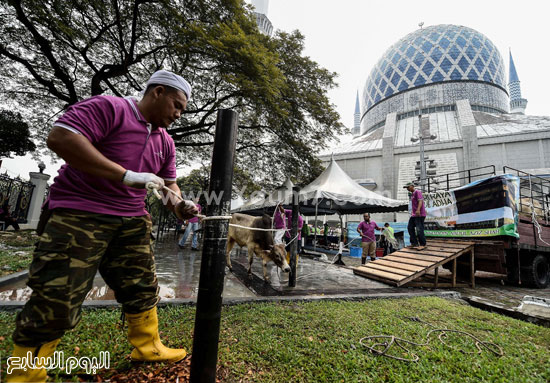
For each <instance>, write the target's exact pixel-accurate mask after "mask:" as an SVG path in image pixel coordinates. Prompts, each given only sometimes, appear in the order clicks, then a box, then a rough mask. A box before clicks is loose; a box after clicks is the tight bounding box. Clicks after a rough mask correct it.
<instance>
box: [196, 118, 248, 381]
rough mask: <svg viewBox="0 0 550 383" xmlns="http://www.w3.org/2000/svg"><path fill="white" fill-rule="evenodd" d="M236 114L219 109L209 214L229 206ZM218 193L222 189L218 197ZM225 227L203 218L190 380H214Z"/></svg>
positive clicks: (223, 212) (224, 223)
mask: <svg viewBox="0 0 550 383" xmlns="http://www.w3.org/2000/svg"><path fill="white" fill-rule="evenodd" d="M237 116H238V115H237V113H236V112H234V111H232V110H228V109H222V110H219V111H218V117H217V120H216V136H215V139H214V151H213V155H212V168H211V171H210V186H209V190H208V192H209V195H208V197H209V198H211V197H216V198H213V199H212V202H211V203H209V204H208V206H207V207H206V216H208V217H210V216H220V215H228V214H229V212H230V209H231V184H232V180H233V164H234V159H235V146H236V143H237V123H238V117H237ZM220 193H223V194H221V198H220ZM227 230H228V222H227V221H222V220H212V221H205V225H204V237H203V250H202V260H201V270H200V277H199V292H198V296H197V311H196V314H195V332H194V337H193V357H192V358H191V375H190V382H192V383H199V382H200V383H214V382H215V381H216V364H217V361H218V341H219V338H220V319H221V310H222V293H223V284H224V272H225V247H226V244H227Z"/></svg>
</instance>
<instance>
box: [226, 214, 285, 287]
mask: <svg viewBox="0 0 550 383" xmlns="http://www.w3.org/2000/svg"><path fill="white" fill-rule="evenodd" d="M229 224H230V226H229V232H228V235H227V253H226V260H227V266H228V267H229V270H231V258H230V257H229V255H230V254H231V250H232V249H233V246H235V243H236V244H237V245H239V246H240V247H246V248H247V250H248V274H250V273H251V272H252V270H251V268H252V261H253V260H254V254H256V255H257V256H258V257H260V258H261V259H262V266H263V271H264V280H265V281H269V277H268V276H267V268H266V264H267V262H269V261H273V262H274V263H275V264H276V265H277V266H278V267H280V268H281V269H282V270H283V271H284V272H287V273H288V272H289V271H290V266H289V265H288V263H287V261H286V251H285V246H284V245H274V244H273V235H272V232H270V231H260V230H250V229H254V228H257V229H271V218H270V217H269V216H268V215H267V214H264V215H263V216H262V217H253V216H251V215H246V214H240V213H235V214H233V216H232V217H231V220H230V221H229ZM231 224H234V225H239V226H245V227H246V228H240V227H234V226H231ZM248 228H250V229H248Z"/></svg>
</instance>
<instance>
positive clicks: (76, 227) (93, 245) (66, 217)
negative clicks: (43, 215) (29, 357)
mask: <svg viewBox="0 0 550 383" xmlns="http://www.w3.org/2000/svg"><path fill="white" fill-rule="evenodd" d="M99 227H101V229H102V230H101V231H100V230H98V228H99ZM117 227H118V225H117V223H116V221H113V219H112V216H106V215H102V214H93V213H87V212H80V211H77V210H68V209H59V210H55V211H54V213H53V215H52V216H51V217H50V219H49V221H48V223H47V224H46V228H45V230H44V233H43V234H42V236H41V237H40V240H39V242H38V244H37V246H36V249H35V251H34V254H33V261H32V263H31V265H30V268H29V281H28V282H27V285H28V286H29V287H30V288H31V289H32V290H33V293H32V295H31V298H30V299H29V301H28V302H27V303H26V304H25V307H24V308H23V310H22V311H21V312H20V313H19V314H18V315H17V319H16V329H15V332H14V334H13V340H14V343H16V344H21V345H24V346H34V345H40V344H43V343H46V342H49V341H52V340H54V339H57V338H60V337H61V336H62V335H63V334H64V333H65V331H66V330H69V329H72V328H73V327H75V326H76V325H77V323H78V322H79V321H80V318H81V305H82V302H83V301H84V299H85V298H86V295H87V293H88V291H89V290H90V289H91V288H92V284H93V279H94V276H95V273H96V270H97V268H98V265H99V263H100V261H101V257H102V256H103V254H104V252H105V250H106V248H107V244H108V243H109V241H110V240H111V238H112V236H113V234H114V232H115V231H116V230H117Z"/></svg>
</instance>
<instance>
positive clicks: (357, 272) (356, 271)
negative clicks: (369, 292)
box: [353, 267, 398, 286]
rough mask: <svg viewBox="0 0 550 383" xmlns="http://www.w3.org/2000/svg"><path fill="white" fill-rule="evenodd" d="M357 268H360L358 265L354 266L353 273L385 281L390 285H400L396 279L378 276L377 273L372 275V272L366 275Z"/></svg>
mask: <svg viewBox="0 0 550 383" xmlns="http://www.w3.org/2000/svg"><path fill="white" fill-rule="evenodd" d="M357 269H358V268H357V267H356V268H354V269H353V273H354V274H356V275H359V276H360V277H364V278H368V279H374V280H375V281H379V282H382V283H385V284H388V285H393V286H398V284H397V282H396V281H390V280H388V279H386V278H382V277H379V276H376V275H370V274H369V275H365V274H363V273H362V272H360V271H358V270H357Z"/></svg>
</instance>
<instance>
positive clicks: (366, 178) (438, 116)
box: [320, 25, 550, 199]
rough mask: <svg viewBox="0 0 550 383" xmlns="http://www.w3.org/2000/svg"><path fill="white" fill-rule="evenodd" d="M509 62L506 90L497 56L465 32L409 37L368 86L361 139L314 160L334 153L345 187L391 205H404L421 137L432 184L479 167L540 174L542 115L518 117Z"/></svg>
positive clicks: (545, 135) (546, 149) (427, 31)
mask: <svg viewBox="0 0 550 383" xmlns="http://www.w3.org/2000/svg"><path fill="white" fill-rule="evenodd" d="M509 62H510V68H509V76H508V83H507V81H506V80H507V79H506V76H505V67H504V61H503V59H502V56H501V54H500V52H499V51H498V49H497V48H496V47H495V46H494V44H493V43H492V42H491V41H490V40H489V39H488V38H487V37H486V36H484V35H483V34H481V33H479V32H477V31H475V30H473V29H471V28H468V27H464V26H457V25H436V26H430V27H426V28H423V29H419V30H417V31H414V32H412V33H410V34H408V35H407V36H405V37H404V38H402V39H401V40H399V41H398V42H397V43H396V44H394V45H392V46H391V47H390V48H388V50H387V51H386V52H385V53H384V55H383V56H382V57H381V58H380V60H379V61H378V63H377V64H376V65H375V66H374V68H372V70H371V72H370V74H369V76H368V78H367V81H366V83H365V86H364V88H363V91H362V93H361V98H360V103H361V111H360V115H361V117H360V135H359V136H357V137H354V139H353V140H352V141H351V142H347V143H344V144H341V145H340V146H338V147H336V148H331V149H330V151H329V152H327V153H324V154H322V155H321V156H320V158H321V160H323V162H325V163H328V162H329V161H330V157H331V155H333V156H334V158H335V159H336V161H337V162H338V164H339V165H340V166H341V167H342V168H343V169H344V171H346V173H347V174H348V175H350V176H351V177H352V178H353V179H355V180H357V181H358V182H360V183H362V184H364V185H365V186H366V187H368V188H369V189H372V190H374V191H376V192H378V193H381V194H384V195H386V196H388V197H391V198H397V199H406V198H407V194H406V190H405V189H403V185H405V184H406V183H407V182H410V181H411V180H417V179H419V176H420V156H419V143H418V142H413V140H411V138H418V137H420V136H422V137H425V139H424V147H425V155H426V160H427V161H426V168H427V175H428V178H430V179H433V180H436V179H437V177H438V176H440V175H443V174H447V173H452V172H459V171H464V170H468V169H473V168H478V167H483V166H488V165H494V166H495V167H496V170H497V171H502V167H503V166H509V167H512V168H516V169H520V170H524V171H528V172H532V173H534V174H537V175H542V176H548V175H549V174H550V169H549V168H550V116H528V115H525V108H526V105H527V100H526V99H523V98H522V95H521V89H520V82H519V77H518V75H517V71H516V68H515V65H514V61H513V59H512V56H511V53H510V61H509ZM419 116H422V118H420V117H419ZM420 128H421V129H420ZM430 136H432V137H433V136H435V138H434V139H430V138H429V137H430ZM451 186H458V182H455V184H454V185H451Z"/></svg>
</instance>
